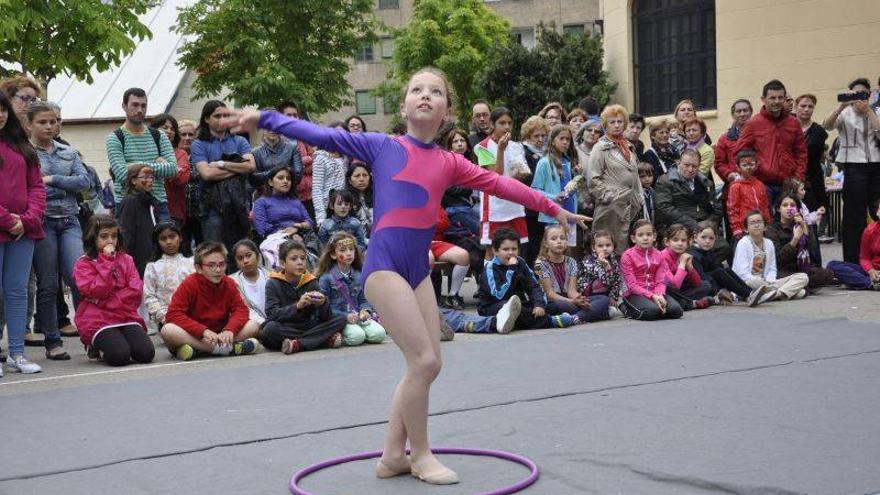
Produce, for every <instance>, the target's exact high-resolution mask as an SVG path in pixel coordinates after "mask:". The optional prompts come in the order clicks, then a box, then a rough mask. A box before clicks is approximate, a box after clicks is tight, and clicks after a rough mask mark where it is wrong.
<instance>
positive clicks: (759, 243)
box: [733, 210, 810, 301]
mask: <svg viewBox="0 0 880 495" xmlns="http://www.w3.org/2000/svg"><path fill="white" fill-rule="evenodd" d="M743 228H744V229H745V231H746V233H747V235H746V236H745V237H743V238H742V239H740V240H739V242H738V243H737V244H736V254H734V257H733V271H734V273H736V274H737V276H738V277H739V278H741V279H742V280H743V282H745V283H746V285H748V286H749V287H751V288H753V289H757V288H759V287H762V286H767V287H768V288H769V290H768V291H767V294H766V295H762V296H761V299H762V300H764V301H770V300H786V299H801V298H804V297H806V296H807V290H806V289H807V284H809V283H810V279H809V277H808V276H807V274H806V273H800V272H798V273H793V274H791V275H789V276H788V277H784V278H779V279H777V278H776V247H775V246H774V245H773V241H771V240H770V239H767V238H765V237H764V230H765V228H766V227H765V224H764V216H763V214H762V213H761V212H760V211H759V210H753V211H751V212H750V213H749V214H748V215H746V218H745V220H744V222H743Z"/></svg>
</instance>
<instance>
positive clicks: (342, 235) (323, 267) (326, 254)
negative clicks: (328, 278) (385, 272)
mask: <svg viewBox="0 0 880 495" xmlns="http://www.w3.org/2000/svg"><path fill="white" fill-rule="evenodd" d="M345 242H351V244H352V246H354V261H352V262H351V267H352V268H354V269H355V270H360V269H361V266H362V265H363V263H362V261H361V250H360V249H358V245H357V239H355V238H354V236H353V235H351V234H349V233H348V232H345V231H339V232H335V233H333V235H332V236H331V237H330V240H329V241H328V242H327V244H326V245H325V246H324V251H323V252H322V253H321V259H320V260H318V268H317V269H316V270H315V276H316V277H320V276H321V275H323V274H325V273H327V272H329V271H330V269H331V268H333V265H335V264H336V260H334V259H333V255H334V254H336V248H337V247H338V246H339V245H340V244H343V243H345Z"/></svg>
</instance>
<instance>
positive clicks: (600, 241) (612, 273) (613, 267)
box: [577, 230, 623, 318]
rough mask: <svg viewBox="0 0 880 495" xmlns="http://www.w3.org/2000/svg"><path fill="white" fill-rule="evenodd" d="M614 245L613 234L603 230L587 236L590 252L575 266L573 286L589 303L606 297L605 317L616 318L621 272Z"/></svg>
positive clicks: (621, 283) (621, 279) (619, 313)
mask: <svg viewBox="0 0 880 495" xmlns="http://www.w3.org/2000/svg"><path fill="white" fill-rule="evenodd" d="M615 247H616V246H615V245H614V236H612V235H611V233H610V232H608V231H607V230H596V231H593V233H592V235H591V236H590V249H591V253H590V254H588V255H586V256H585V257H584V259H583V261H581V264H580V266H579V267H578V279H577V288H578V292H579V293H580V294H582V295H583V296H584V297H586V298H587V300H589V301H590V304H593V302H594V301H596V302H598V303H601V302H602V300H603V299H607V300H608V303H607V304H608V316H609V317H610V318H620V317H622V316H623V313H622V312H621V311H620V309H619V306H620V296H621V292H623V274H622V273H621V272H620V256H619V255H618V254H617V250H616V249H615Z"/></svg>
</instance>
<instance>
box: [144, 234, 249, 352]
mask: <svg viewBox="0 0 880 495" xmlns="http://www.w3.org/2000/svg"><path fill="white" fill-rule="evenodd" d="M193 254H194V256H193V264H194V265H195V268H196V273H193V274H192V275H190V276H188V277H186V278H185V279H183V282H181V283H180V286H179V287H178V288H177V290H176V291H174V295H173V296H171V304H169V305H168V312H167V313H166V314H165V325H164V326H163V327H162V330H161V335H162V340H164V341H165V345H166V346H167V347H168V350H170V351H171V352H173V353H174V355H175V356H176V357H177V358H178V359H181V360H183V361H188V360H190V359H192V358H193V357H194V356H195V355H196V353H197V352H200V353H203V354H213V355H216V356H228V355H229V354H236V355H239V354H253V353H255V352H259V351H260V350H261V349H262V348H263V346H262V344H260V342H259V341H258V340H257V339H256V336H257V332H258V331H259V329H260V326H259V325H258V324H257V322H255V321H249V319H248V318H249V316H250V312H249V310H248V307H247V306H246V305H245V303H244V301H242V299H241V295H240V294H239V292H238V286H236V285H235V281H233V280H232V279H231V278H229V277H227V276H226V256H227V253H226V247H225V246H223V244H221V243H219V242H214V241H206V242H203V243H201V244H199V245H198V246H196V250H195V253H193Z"/></svg>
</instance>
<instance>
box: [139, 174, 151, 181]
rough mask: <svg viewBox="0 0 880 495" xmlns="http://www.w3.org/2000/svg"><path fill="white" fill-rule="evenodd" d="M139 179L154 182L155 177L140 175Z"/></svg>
mask: <svg viewBox="0 0 880 495" xmlns="http://www.w3.org/2000/svg"><path fill="white" fill-rule="evenodd" d="M137 179H138V180H154V179H155V177H153V176H152V175H138V176H137Z"/></svg>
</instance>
